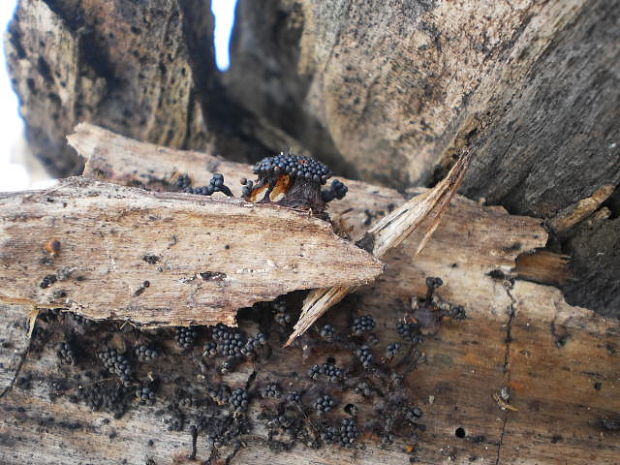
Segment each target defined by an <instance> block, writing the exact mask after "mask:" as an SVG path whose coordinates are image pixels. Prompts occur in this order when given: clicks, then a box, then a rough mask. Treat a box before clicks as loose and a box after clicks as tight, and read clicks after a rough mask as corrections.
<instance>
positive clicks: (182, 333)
mask: <svg viewBox="0 0 620 465" xmlns="http://www.w3.org/2000/svg"><path fill="white" fill-rule="evenodd" d="M174 339H175V341H176V342H177V344H178V346H179V347H181V348H183V349H185V350H187V349H190V348H191V347H192V346H193V345H194V341H195V340H196V329H195V328H193V327H191V326H190V327H185V326H180V327H178V328H177V329H176V334H175V336H174Z"/></svg>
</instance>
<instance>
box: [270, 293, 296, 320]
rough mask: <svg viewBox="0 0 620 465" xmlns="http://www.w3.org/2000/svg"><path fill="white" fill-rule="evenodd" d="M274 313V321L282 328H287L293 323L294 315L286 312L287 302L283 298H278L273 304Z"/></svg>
mask: <svg viewBox="0 0 620 465" xmlns="http://www.w3.org/2000/svg"><path fill="white" fill-rule="evenodd" d="M272 307H273V311H274V314H275V315H274V319H275V321H276V323H278V324H279V325H281V326H286V325H288V324H289V323H290V322H291V321H292V318H293V317H292V315H291V313H290V312H287V311H286V301H285V300H284V299H283V298H282V297H278V298H277V299H276V300H274V301H273V303H272Z"/></svg>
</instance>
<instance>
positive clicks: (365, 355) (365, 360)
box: [355, 345, 375, 368]
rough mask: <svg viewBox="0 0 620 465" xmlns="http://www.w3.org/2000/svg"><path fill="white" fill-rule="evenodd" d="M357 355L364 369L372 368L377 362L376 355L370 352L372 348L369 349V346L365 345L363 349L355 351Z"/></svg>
mask: <svg viewBox="0 0 620 465" xmlns="http://www.w3.org/2000/svg"><path fill="white" fill-rule="evenodd" d="M355 355H357V357H358V358H359V359H360V362H362V366H363V367H364V368H370V367H371V366H372V364H373V362H374V360H375V357H374V355H373V354H372V352H371V351H370V347H368V346H367V345H363V346H362V347H360V348H359V349H357V350H356V351H355Z"/></svg>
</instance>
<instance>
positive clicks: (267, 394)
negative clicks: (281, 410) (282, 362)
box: [261, 383, 282, 399]
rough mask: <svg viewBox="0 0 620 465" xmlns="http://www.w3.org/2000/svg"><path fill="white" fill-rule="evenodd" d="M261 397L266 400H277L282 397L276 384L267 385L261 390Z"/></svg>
mask: <svg viewBox="0 0 620 465" xmlns="http://www.w3.org/2000/svg"><path fill="white" fill-rule="evenodd" d="M261 395H262V396H263V397H264V398H266V399H268V398H272V399H279V398H280V397H282V390H281V389H280V386H279V385H278V383H269V384H268V385H267V386H265V387H264V388H263V389H262V391H261Z"/></svg>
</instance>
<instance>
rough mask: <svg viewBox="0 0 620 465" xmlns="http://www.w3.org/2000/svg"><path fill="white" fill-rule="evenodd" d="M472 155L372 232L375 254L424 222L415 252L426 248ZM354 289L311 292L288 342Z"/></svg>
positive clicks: (370, 246)
mask: <svg viewBox="0 0 620 465" xmlns="http://www.w3.org/2000/svg"><path fill="white" fill-rule="evenodd" d="M471 157H472V154H471V152H469V151H467V152H465V153H464V154H463V155H462V156H461V157H460V159H459V160H458V161H457V162H456V163H455V164H454V166H453V167H452V169H451V170H450V172H449V173H448V176H446V178H445V179H443V180H442V181H441V182H440V183H439V184H437V186H435V187H434V188H433V189H430V190H428V191H426V192H423V193H422V194H420V195H419V196H418V197H416V198H413V199H411V200H409V201H408V202H405V203H404V204H403V205H401V206H400V207H398V208H397V209H396V210H394V211H393V212H392V213H390V214H389V215H387V216H385V217H384V218H382V219H381V220H380V221H379V222H378V223H377V224H376V225H374V226H373V227H372V228H371V229H370V230H369V231H368V233H367V234H366V236H365V237H364V239H363V240H362V242H365V245H366V246H367V248H368V249H369V250H370V251H371V252H372V253H373V255H374V256H375V257H378V258H381V257H383V256H384V255H385V254H386V253H388V252H389V251H390V250H392V249H393V248H395V247H397V246H398V245H400V244H402V242H403V241H404V240H405V239H407V238H408V237H409V236H410V235H411V234H412V233H413V232H414V231H415V230H416V229H417V228H418V227H419V226H420V225H422V224H423V223H425V224H426V225H427V226H426V228H425V229H424V230H423V231H424V234H423V236H422V237H421V239H420V241H419V243H418V246H417V248H416V251H415V255H417V254H419V253H420V252H421V251H422V249H424V247H425V246H426V244H427V243H428V241H429V240H430V238H431V236H432V235H433V233H434V232H435V230H436V229H437V227H438V226H439V224H440V222H441V219H442V217H443V215H444V213H445V212H446V210H447V209H448V205H449V204H450V201H451V200H452V197H454V194H456V191H457V190H458V189H459V187H460V186H461V184H462V182H463V178H464V177H465V173H466V172H467V168H468V167H469V164H470V162H471ZM412 258H415V257H412ZM351 291H353V288H347V287H344V286H338V287H334V288H330V289H316V290H313V291H312V292H310V294H308V297H306V299H305V300H304V305H303V307H302V309H301V315H300V317H299V320H298V321H297V323H296V324H295V328H294V329H293V333H292V334H291V336H290V337H289V339H288V341H286V345H289V344H291V343H292V342H293V341H294V340H295V339H296V338H298V337H299V336H301V335H302V334H303V333H305V332H306V331H307V330H308V328H310V326H312V325H313V324H314V322H315V321H316V320H318V319H319V318H320V317H321V315H323V314H324V313H325V312H326V311H327V310H329V308H330V307H332V306H334V305H336V304H337V303H338V302H340V301H341V300H342V299H343V298H344V297H345V296H346V295H347V294H348V293H349V292H351Z"/></svg>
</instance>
